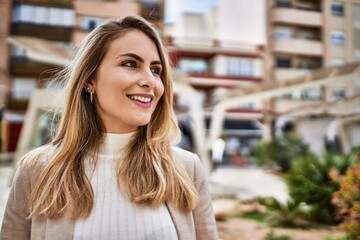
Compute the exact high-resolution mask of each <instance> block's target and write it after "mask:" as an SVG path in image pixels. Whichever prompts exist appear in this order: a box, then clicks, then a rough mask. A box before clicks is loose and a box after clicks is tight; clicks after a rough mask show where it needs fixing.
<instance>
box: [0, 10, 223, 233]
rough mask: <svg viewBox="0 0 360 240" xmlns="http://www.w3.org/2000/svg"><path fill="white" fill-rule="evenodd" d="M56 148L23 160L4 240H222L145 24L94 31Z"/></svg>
mask: <svg viewBox="0 0 360 240" xmlns="http://www.w3.org/2000/svg"><path fill="white" fill-rule="evenodd" d="M62 77H63V78H64V79H66V81H67V86H66V89H67V93H68V95H67V100H66V103H65V107H64V110H63V113H62V119H61V122H60V126H59V130H58V133H57V135H56V136H55V138H54V140H53V141H52V143H51V144H48V145H46V146H43V147H41V148H39V149H36V150H33V151H32V152H30V153H29V154H27V155H26V156H24V157H23V159H22V160H21V161H20V163H19V166H18V170H17V173H16V177H15V180H14V183H13V185H12V189H11V192H10V196H9V200H8V204H7V207H6V210H5V215H4V220H3V225H2V230H1V240H5V239H11V240H14V239H16V240H21V239H49V240H56V239H62V240H63V239H64V240H67V239H74V240H78V239H86V240H88V239H106V240H112V239H134V240H135V239H156V240H173V239H181V240H182V239H183V240H191V239H204V240H212V239H217V230H216V223H215V220H214V215H213V210H212V206H211V199H210V194H209V191H208V187H207V182H206V178H205V174H204V170H203V166H202V164H201V162H200V160H199V159H198V157H197V156H196V155H195V154H193V153H190V152H187V151H185V150H181V149H178V148H175V147H172V146H171V138H172V137H173V136H174V134H175V133H176V132H177V129H178V128H177V123H176V120H175V119H174V117H173V113H172V86H171V76H170V66H169V62H168V56H167V53H166V51H165V48H164V45H163V43H162V40H161V38H160V36H159V33H158V32H157V30H156V29H155V28H154V27H153V26H152V25H151V24H149V23H148V22H147V21H146V20H144V19H142V18H140V17H133V16H129V17H125V18H122V19H116V20H110V21H107V22H106V23H104V24H103V25H101V26H100V27H98V28H97V29H95V30H94V31H93V32H91V33H90V34H89V35H88V37H87V38H86V39H85V40H84V41H83V43H82V44H81V46H80V47H79V48H78V49H77V51H76V53H75V55H74V57H73V60H72V62H71V64H69V66H68V67H67V69H66V72H64V74H62Z"/></svg>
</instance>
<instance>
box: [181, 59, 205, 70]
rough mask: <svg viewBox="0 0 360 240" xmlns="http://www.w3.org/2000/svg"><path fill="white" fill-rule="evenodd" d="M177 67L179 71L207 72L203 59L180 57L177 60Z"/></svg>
mask: <svg viewBox="0 0 360 240" xmlns="http://www.w3.org/2000/svg"><path fill="white" fill-rule="evenodd" d="M179 68H180V70H181V71H183V72H188V73H206V72H208V65H207V62H206V60H205V59H197V58H182V59H180V61H179Z"/></svg>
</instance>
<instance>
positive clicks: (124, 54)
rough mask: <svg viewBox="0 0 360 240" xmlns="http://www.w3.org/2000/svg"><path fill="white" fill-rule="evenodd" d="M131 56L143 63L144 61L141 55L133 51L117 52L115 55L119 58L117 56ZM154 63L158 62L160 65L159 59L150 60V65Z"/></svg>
mask: <svg viewBox="0 0 360 240" xmlns="http://www.w3.org/2000/svg"><path fill="white" fill-rule="evenodd" d="M124 56H125V57H132V58H134V59H136V60H138V61H139V62H141V63H143V62H144V59H142V57H140V56H139V55H137V54H135V53H122V54H119V55H117V56H116V58H119V57H124ZM154 64H160V65H162V63H161V61H159V60H155V61H152V62H151V65H154Z"/></svg>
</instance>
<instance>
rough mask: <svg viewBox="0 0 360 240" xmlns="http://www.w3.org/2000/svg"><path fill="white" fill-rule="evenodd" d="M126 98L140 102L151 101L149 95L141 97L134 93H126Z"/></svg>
mask: <svg viewBox="0 0 360 240" xmlns="http://www.w3.org/2000/svg"><path fill="white" fill-rule="evenodd" d="M127 97H128V98H130V99H131V100H134V101H138V102H142V103H150V102H151V101H152V98H151V97H142V96H136V95H127Z"/></svg>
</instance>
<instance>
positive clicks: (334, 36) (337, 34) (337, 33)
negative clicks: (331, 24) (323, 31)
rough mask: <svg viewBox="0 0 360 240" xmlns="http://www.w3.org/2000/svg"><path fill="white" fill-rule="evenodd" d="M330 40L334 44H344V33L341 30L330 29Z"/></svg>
mask: <svg viewBox="0 0 360 240" xmlns="http://www.w3.org/2000/svg"><path fill="white" fill-rule="evenodd" d="M331 42H332V43H333V44H334V45H340V46H344V45H345V33H344V31H341V30H332V31H331Z"/></svg>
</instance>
